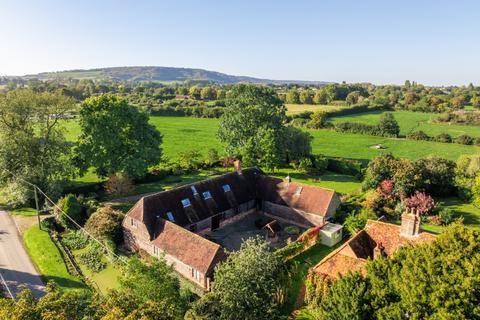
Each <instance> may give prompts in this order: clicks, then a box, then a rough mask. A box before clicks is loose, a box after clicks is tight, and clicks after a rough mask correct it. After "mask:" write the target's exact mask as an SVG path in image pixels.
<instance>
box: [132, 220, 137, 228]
mask: <svg viewBox="0 0 480 320" xmlns="http://www.w3.org/2000/svg"><path fill="white" fill-rule="evenodd" d="M130 224H131V225H132V227H135V228H136V227H138V222H137V220H135V219H133V218H132V219H130Z"/></svg>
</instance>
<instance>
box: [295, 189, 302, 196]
mask: <svg viewBox="0 0 480 320" xmlns="http://www.w3.org/2000/svg"><path fill="white" fill-rule="evenodd" d="M302 190H303V187H298V188H297V190H295V195H296V196H299V195H300V193H302Z"/></svg>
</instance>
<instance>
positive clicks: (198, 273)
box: [192, 268, 201, 281]
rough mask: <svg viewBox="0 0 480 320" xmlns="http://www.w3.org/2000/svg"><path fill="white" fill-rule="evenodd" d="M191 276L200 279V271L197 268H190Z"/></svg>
mask: <svg viewBox="0 0 480 320" xmlns="http://www.w3.org/2000/svg"><path fill="white" fill-rule="evenodd" d="M192 277H194V278H195V280H197V281H200V278H201V273H200V271H198V270H195V269H193V268H192Z"/></svg>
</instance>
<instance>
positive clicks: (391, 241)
mask: <svg viewBox="0 0 480 320" xmlns="http://www.w3.org/2000/svg"><path fill="white" fill-rule="evenodd" d="M434 239H435V236H434V235H432V234H430V233H426V232H421V233H420V234H419V235H418V236H416V237H406V236H403V235H401V234H400V226H399V225H395V224H391V223H386V222H382V221H374V220H368V222H367V224H366V226H365V228H364V229H363V230H361V231H359V232H358V233H357V234H356V235H354V236H353V237H352V238H351V239H350V240H348V241H347V242H345V243H344V244H343V245H342V246H341V247H339V248H338V249H336V250H335V251H333V252H332V253H330V254H329V255H328V256H326V257H325V258H324V259H323V260H322V261H320V263H318V264H317V265H316V266H315V267H313V269H314V271H315V272H318V273H321V274H325V275H328V276H330V277H337V276H338V275H345V274H346V273H347V272H349V271H352V272H354V271H360V272H361V273H362V274H365V273H366V269H365V266H366V262H367V259H369V258H370V259H372V258H373V251H374V248H375V247H376V246H377V245H378V244H380V243H381V244H382V246H383V248H384V252H385V254H386V255H387V256H390V255H392V254H394V253H395V251H396V250H398V249H399V248H400V247H402V246H405V245H414V244H422V243H427V242H430V241H433V240H434Z"/></svg>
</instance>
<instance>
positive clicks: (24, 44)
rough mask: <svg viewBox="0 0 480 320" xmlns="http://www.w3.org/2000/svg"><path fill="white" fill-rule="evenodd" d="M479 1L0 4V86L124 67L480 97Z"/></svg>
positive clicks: (16, 0) (52, 0)
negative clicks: (28, 77) (408, 87)
mask: <svg viewBox="0 0 480 320" xmlns="http://www.w3.org/2000/svg"><path fill="white" fill-rule="evenodd" d="M479 17H480V1H441V0H437V1H430V0H417V1H405V0H402V1H400V0H398V1H393V0H391V1H388V0H383V1H369V0H364V1H358V0H355V1H353V0H352V1H321V0H317V1H307V0H304V1H302V0H298V1H291V0H290V1H282V0H277V1H274V0H256V1H248V0H243V1H233V0H232V1H228V0H223V1H213V0H212V1H209V0H203V1H193V0H192V1H182V0H170V1H161V0H156V1H153V0H152V1H147V0H136V1H133V0H116V1H114V0H96V1H95V0H78V1H74V0H63V1H61V0H43V1H40V0H37V1H33V0H31V1H25V0H0V21H1V27H0V74H1V75H23V74H28V73H36V72H41V71H56V70H66V69H76V68H93V67H107V66H124V65H129V66H133V65H158V66H175V67H195V68H204V69H208V70H215V71H220V72H225V73H229V74H235V75H248V76H256V77H262V78H271V79H301V80H325V81H343V80H345V81H347V82H357V81H368V82H373V83H403V82H404V80H405V79H410V80H415V81H418V82H421V83H426V84H431V85H439V84H440V85H441V84H468V83H470V82H473V83H474V84H476V85H480V41H479V38H480V35H479V31H480V18H479Z"/></svg>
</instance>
